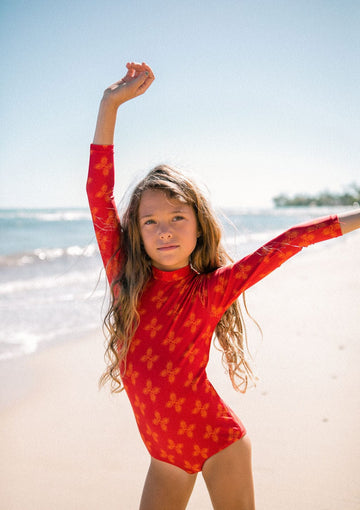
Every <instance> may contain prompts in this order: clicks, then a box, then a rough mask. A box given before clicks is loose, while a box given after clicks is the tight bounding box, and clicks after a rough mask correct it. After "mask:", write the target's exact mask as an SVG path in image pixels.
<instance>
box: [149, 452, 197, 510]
mask: <svg viewBox="0 0 360 510" xmlns="http://www.w3.org/2000/svg"><path fill="white" fill-rule="evenodd" d="M196 476H197V474H193V475H191V474H189V473H186V471H184V470H182V469H180V468H178V467H177V466H173V465H172V464H168V463H167V462H162V461H161V460H156V459H153V458H152V459H151V462H150V467H149V471H148V474H147V477H146V480H145V485H144V489H143V493H142V497H141V503H140V510H159V509H161V510H184V509H185V508H186V505H187V503H188V501H189V498H190V496H191V493H192V490H193V488H194V484H195V481H196Z"/></svg>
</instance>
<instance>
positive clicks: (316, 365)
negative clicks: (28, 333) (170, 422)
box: [0, 233, 360, 510]
mask: <svg viewBox="0 0 360 510" xmlns="http://www.w3.org/2000/svg"><path fill="white" fill-rule="evenodd" d="M326 244H327V246H328V249H327V250H323V249H316V247H311V248H307V249H306V250H304V251H303V253H301V254H298V255H297V256H296V257H294V258H293V259H292V260H290V261H288V262H287V263H286V264H284V266H282V267H281V268H279V269H277V270H276V271H275V272H274V273H272V274H271V275H269V276H268V277H267V278H265V279H264V280H263V281H261V282H259V283H258V284H257V285H256V286H255V287H254V288H252V289H250V290H249V291H247V292H246V295H247V303H248V308H249V311H250V313H251V314H252V315H253V316H254V317H255V319H256V320H257V321H258V322H259V323H260V325H261V327H262V330H263V333H264V340H263V341H262V342H260V343H259V342H258V344H259V345H258V349H257V350H258V355H257V365H258V373H259V375H260V382H259V384H258V386H257V388H256V389H255V390H250V391H249V392H248V393H247V394H246V395H242V394H239V393H236V392H235V391H234V390H233V389H232V388H231V384H230V383H229V381H228V378H227V376H226V375H224V370H223V368H222V366H221V365H219V355H218V353H217V352H216V351H215V350H214V349H213V351H212V355H211V360H210V363H209V367H208V373H209V378H210V380H211V381H212V382H213V384H214V386H215V388H216V389H217V390H218V392H219V393H220V395H221V397H222V398H223V399H224V400H225V401H226V402H227V403H228V404H229V405H230V406H231V407H232V408H233V409H234V411H235V412H236V414H238V415H239V416H240V418H241V419H242V421H243V422H244V424H245V426H246V428H247V430H248V433H249V436H250V438H251V440H252V442H253V451H254V477H255V486H256V499H257V509H258V510H267V509H269V508H277V509H278V510H285V509H286V510H288V509H289V508H292V509H293V510H300V509H301V510H304V509H307V508H316V509H320V508H327V509H328V510H338V509H339V508H341V509H343V510H355V509H356V508H358V503H359V499H360V492H359V490H358V483H357V473H358V472H359V470H360V440H359V437H358V431H357V424H358V423H359V418H360V412H359V408H360V399H359V394H360V391H359V390H360V378H359V375H358V368H357V367H358V363H359V358H360V344H359V341H358V338H359V321H358V319H359V310H360V267H359V263H358V261H359V255H358V254H359V252H360V235H359V233H353V234H349V235H348V236H345V237H344V238H341V239H337V240H334V241H329V242H326ZM324 246H325V243H324ZM248 322H249V321H248ZM249 333H250V339H252V338H253V335H255V343H256V342H257V340H256V339H257V338H258V334H257V333H256V331H255V332H253V331H252V330H251V326H250V332H249ZM252 343H253V342H251V344H252ZM3 363H7V374H3V381H6V382H7V386H6V385H5V383H4V385H3V386H2V390H3V393H4V394H5V395H6V394H8V402H7V403H6V404H5V405H4V406H2V407H1V408H0V414H1V425H0V430H1V441H2V445H1V450H2V456H1V475H2V476H1V482H0V485H1V487H0V488H1V494H2V504H3V505H4V508H6V509H7V510H20V509H21V510H23V509H26V510H35V509H36V510H45V509H48V508H52V509H53V510H63V509H64V508H67V509H69V510H71V509H73V510H82V509H85V508H86V510H95V509H96V510H97V509H98V508H99V507H100V506H106V505H109V506H110V507H115V505H116V508H118V509H119V510H132V509H134V510H135V509H136V508H137V507H138V502H139V499H140V495H141V491H142V486H143V482H144V479H145V476H146V472H147V469H148V462H149V459H148V453H147V452H146V450H145V447H144V446H143V444H142V441H141V439H140V436H139V433H138V431H137V428H136V425H135V421H134V417H133V415H132V410H131V408H130V404H129V402H128V400H127V397H126V395H125V394H124V393H122V394H120V395H115V396H111V395H110V394H109V390H108V388H107V387H106V388H104V389H102V390H101V391H98V387H97V383H98V379H99V377H100V375H101V372H102V370H103V336H102V332H101V325H100V324H99V328H98V329H97V330H95V331H93V332H91V333H90V334H89V335H86V336H84V337H82V338H79V339H77V340H70V339H69V341H65V342H62V343H58V344H55V345H52V346H50V345H49V346H48V347H46V348H44V349H41V350H40V351H39V352H37V353H34V354H32V355H30V356H28V357H24V358H22V359H18V360H12V361H11V362H9V363H8V362H3ZM4 390H5V391H4ZM209 508H211V504H210V499H209V496H208V495H207V492H206V488H205V484H204V482H203V480H202V477H201V476H198V480H197V482H196V485H195V489H194V493H193V495H192V497H191V499H190V503H189V505H188V510H195V509H196V510H205V509H209Z"/></svg>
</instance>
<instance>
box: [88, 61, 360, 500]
mask: <svg viewBox="0 0 360 510" xmlns="http://www.w3.org/2000/svg"><path fill="white" fill-rule="evenodd" d="M153 81H154V75H153V72H152V70H151V69H150V67H149V66H148V65H146V64H145V63H142V64H135V63H128V64H127V74H126V76H125V77H124V78H123V79H122V80H120V81H119V82H117V83H115V84H113V85H111V86H110V87H109V88H108V89H106V91H105V93H104V96H103V98H102V101H101V104H100V109H99V115H98V120H97V126H96V131H95V137H94V141H93V144H92V146H91V155H90V167H89V176H88V182H87V193H88V197H89V203H90V208H91V213H92V218H93V222H94V227H95V232H96V236H97V240H98V243H99V247H100V252H101V255H102V258H103V262H104V265H105V268H106V273H107V278H108V280H109V283H110V286H111V291H112V303H111V307H110V310H109V312H108V314H107V317H106V326H107V329H108V332H109V341H108V347H107V355H108V359H109V366H108V369H107V371H106V372H105V374H104V375H103V377H102V382H105V381H107V380H110V381H111V382H112V383H113V385H115V388H113V389H114V390H115V391H121V390H122V389H125V390H126V392H127V394H128V397H129V399H130V402H131V405H132V408H133V411H134V414H135V418H136V421H137V424H138V427H139V431H140V434H141V436H142V439H143V441H144V443H145V445H146V448H147V449H148V451H149V453H150V455H151V462H150V468H149V471H148V475H147V478H146V481H145V486H144V490H143V495H142V499H141V503H140V510H159V509H161V510H180V509H184V508H186V505H187V502H188V500H189V497H190V495H191V492H192V489H193V486H194V483H195V479H196V476H197V473H198V472H199V471H202V473H203V476H204V479H205V482H206V485H207V487H208V490H209V494H210V497H211V500H212V503H213V507H214V508H215V509H219V510H232V509H236V510H240V509H241V510H250V509H251V510H253V509H254V508H255V503H254V489H253V479H252V468H251V446H250V440H249V438H248V436H247V435H246V430H245V427H244V425H243V424H242V423H241V421H240V420H239V418H238V417H237V416H235V414H234V413H233V412H232V411H231V409H230V408H229V407H228V406H227V405H226V404H225V403H224V402H223V401H222V400H221V398H220V397H219V396H218V394H217V393H216V391H215V389H214V388H213V386H212V385H211V383H210V382H209V381H208V379H207V376H206V372H205V368H206V365H207V362H208V357H209V347H210V341H211V338H212V335H213V333H214V332H215V334H216V336H217V338H218V340H219V342H220V344H221V346H222V348H223V351H224V354H223V356H224V361H225V363H226V365H227V367H228V371H229V375H230V378H231V381H232V383H233V385H234V387H235V388H236V389H239V390H241V391H245V390H246V387H247V384H248V381H249V379H251V377H252V372H251V368H250V366H249V365H248V363H247V358H246V338H245V335H244V334H243V328H242V320H241V315H240V311H239V307H238V303H237V298H238V297H239V296H240V294H241V293H243V292H244V291H245V290H246V289H247V288H249V287H250V286H252V285H254V284H255V283H256V282H257V281H259V280H260V279H261V278H264V277H265V276H266V275H267V274H269V273H270V272H271V271H273V270H274V269H275V268H276V267H278V266H280V265H281V264H282V263H283V262H284V261H285V260H287V259H288V258H290V257H291V256H293V255H294V254H296V253H297V252H298V251H300V250H301V249H302V247H304V246H307V245H309V244H312V243H316V242H320V241H323V240H325V239H329V238H332V237H336V236H340V235H341V234H344V233H345V232H349V231H350V230H354V229H355V228H358V227H359V225H360V214H359V212H351V213H347V214H344V215H341V216H340V217H337V216H332V217H327V218H322V219H319V220H316V221H314V222H310V223H307V224H303V225H300V226H297V227H293V228H292V229H290V230H288V231H287V232H285V233H284V234H282V235H280V236H278V237H277V238H276V239H274V240H273V241H271V242H269V243H267V244H266V245H264V246H263V247H262V248H260V249H259V250H257V251H256V252H255V253H253V254H251V255H249V256H247V257H245V258H244V259H243V260H241V261H240V262H237V263H235V264H234V263H231V260H230V258H229V257H228V256H227V254H226V252H225V251H224V250H223V248H222V247H221V244H220V228H219V225H218V223H217V221H216V219H215V217H214V215H213V213H212V211H211V209H210V207H209V205H208V203H207V202H206V200H205V198H204V197H203V195H202V194H201V192H200V191H199V189H198V188H197V187H196V186H195V185H194V184H193V183H192V182H191V181H190V180H189V179H187V178H186V177H184V176H183V175H181V174H180V173H178V172H176V171H175V170H173V169H171V168H169V167H167V166H159V167H156V168H155V169H154V170H152V171H151V172H150V173H149V174H148V175H147V176H146V177H145V179H143V180H142V181H141V182H140V183H139V184H138V186H137V187H136V188H135V190H134V192H133V194H132V196H131V198H130V202H129V205H128V208H127V210H126V212H125V214H124V217H123V219H122V222H121V223H120V221H119V218H118V214H117V211H116V207H115V203H114V199H113V186H114V167H113V135H114V128H115V121H116V116H117V110H118V108H119V106H120V105H121V104H123V103H124V102H126V101H128V100H130V99H133V98H135V97H136V96H138V95H140V94H143V93H144V92H145V91H146V90H147V89H148V88H149V87H150V85H151V84H152V82H153Z"/></svg>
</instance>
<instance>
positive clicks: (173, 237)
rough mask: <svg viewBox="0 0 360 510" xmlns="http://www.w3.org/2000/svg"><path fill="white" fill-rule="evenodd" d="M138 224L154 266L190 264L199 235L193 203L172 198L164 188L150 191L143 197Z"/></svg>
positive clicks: (175, 267) (166, 266)
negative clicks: (188, 203)
mask: <svg viewBox="0 0 360 510" xmlns="http://www.w3.org/2000/svg"><path fill="white" fill-rule="evenodd" d="M139 225H140V232H141V238H142V240H143V243H144V247H145V251H146V253H147V254H148V256H149V257H150V259H151V262H152V265H153V266H155V267H156V268H158V269H161V270H163V271H173V270H175V269H180V268H182V267H185V266H186V265H187V264H188V263H189V260H190V255H191V253H192V252H193V251H194V248H195V246H196V241H197V236H198V226H197V220H196V216H195V212H194V210H193V208H192V207H191V206H190V205H187V204H185V203H183V202H181V201H180V200H177V199H173V198H169V197H168V196H167V195H166V194H165V193H164V192H163V191H160V190H147V191H145V192H144V193H143V195H142V197H141V200H140V205H139Z"/></svg>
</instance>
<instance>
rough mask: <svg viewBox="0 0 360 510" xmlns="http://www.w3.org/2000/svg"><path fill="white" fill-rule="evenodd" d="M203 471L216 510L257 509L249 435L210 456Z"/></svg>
mask: <svg viewBox="0 0 360 510" xmlns="http://www.w3.org/2000/svg"><path fill="white" fill-rule="evenodd" d="M202 472H203V476H204V480H205V483H206V485H207V488H208V491H209V494H210V497H211V501H212V504H213V506H214V509H215V510H225V509H226V510H254V509H255V498H254V483H253V475H252V462H251V443H250V439H249V438H248V436H244V437H243V438H242V439H239V440H238V441H236V442H235V443H233V444H232V445H230V446H228V447H227V448H225V449H224V450H221V451H220V452H218V453H216V454H215V455H213V456H212V457H210V458H209V459H208V460H207V461H206V462H205V464H204V467H203V470H202Z"/></svg>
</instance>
